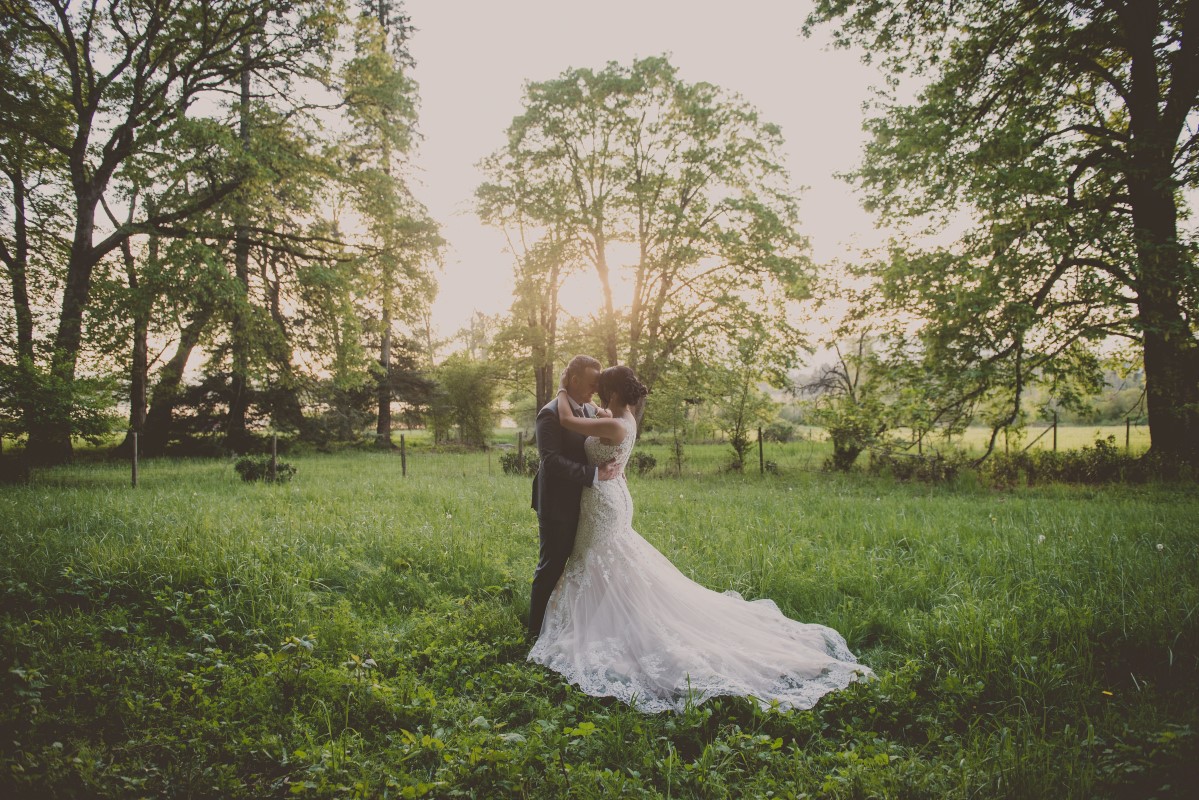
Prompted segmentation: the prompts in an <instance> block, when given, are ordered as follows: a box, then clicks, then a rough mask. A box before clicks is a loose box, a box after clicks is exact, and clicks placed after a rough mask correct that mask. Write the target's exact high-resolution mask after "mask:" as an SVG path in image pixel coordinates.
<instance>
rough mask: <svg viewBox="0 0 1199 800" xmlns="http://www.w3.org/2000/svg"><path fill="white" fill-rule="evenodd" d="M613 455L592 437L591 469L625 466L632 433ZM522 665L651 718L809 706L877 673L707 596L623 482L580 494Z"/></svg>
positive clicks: (828, 646)
mask: <svg viewBox="0 0 1199 800" xmlns="http://www.w3.org/2000/svg"><path fill="white" fill-rule="evenodd" d="M628 427H629V429H630V430H629V434H628V436H626V437H625V439H624V441H623V442H621V443H620V444H619V445H606V444H604V443H603V442H601V441H600V440H599V439H598V438H596V437H594V436H592V437H589V438H588V439H587V441H586V444H585V445H584V446H585V448H586V451H587V460H588V461H589V462H590V463H592V464H598V463H602V462H604V461H609V460H611V459H616V460H617V461H619V462H620V463H621V464H622V465H623V464H624V463H625V462H627V461H628V458H629V455H630V454H631V453H632V452H633V443H634V441H635V440H636V438H637V437H636V425H635V423H632V422H631V421H630V422H629V423H628ZM528 659H529V660H530V661H535V662H537V663H539V664H543V665H545V666H547V667H549V668H550V669H552V670H554V671H555V672H558V673H561V674H562V675H563V676H564V677H565V678H566V679H567V680H568V681H569V682H570V683H573V684H576V685H577V686H578V687H579V689H581V690H582V691H583V692H585V693H586V694H589V695H593V696H596V697H616V698H619V699H620V700H623V701H624V702H626V703H629V704H630V705H632V706H634V707H635V708H637V709H639V710H642V711H647V712H659V711H666V710H673V711H682V710H683V708H684V707H685V706H686V705H687V703H688V702H691V703H696V704H698V703H702V702H703V701H705V700H707V699H708V698H711V697H716V696H720V695H736V696H748V697H753V698H755V699H756V700H757V701H758V702H759V703H760V704H761V705H762V706H763V707H766V706H769V705H770V703H771V701H778V703H779V704H780V707H782V708H795V709H805V708H811V707H812V706H813V705H815V704H816V701H817V700H819V699H820V698H821V697H823V696H824V695H826V694H828V693H829V692H832V691H835V690H837V689H843V688H845V687H846V686H847V685H849V683H850V682H852V681H854V680H855V679H859V678H865V677H871V676H872V675H873V673H872V672H871V671H870V670H869V669H868V668H866V667H864V666H862V665H861V664H858V663H857V660H856V659H855V657H854V655H853V653H851V652H850V651H849V648H848V647H847V646H846V644H845V638H844V637H843V636H841V634H839V633H837V632H836V631H835V630H833V629H832V628H827V627H825V626H823V625H815V624H810V623H803V622H796V621H794V620H791V619H788V618H787V617H785V616H783V614H782V612H781V611H780V610H779V608H778V606H777V605H775V604H774V602H773V601H771V600H755V601H752V602H750V601H747V600H743V599H742V598H741V596H740V595H739V594H737V593H736V592H726V593H724V594H722V593H720V592H714V591H712V590H710V589H706V588H704V587H703V586H700V585H699V584H698V583H696V582H694V581H692V580H691V579H689V578H688V577H687V576H686V575H684V574H683V573H682V572H680V571H679V570H678V569H677V568H676V567H675V566H674V564H672V563H670V561H669V560H668V559H667V558H666V557H665V556H663V555H662V554H661V553H659V552H658V551H657V550H656V549H655V548H654V547H653V545H651V544H650V543H649V542H647V541H645V539H643V538H641V536H640V535H638V533H637V532H636V531H635V530H633V499H632V497H631V496H630V495H629V490H628V486H627V484H626V483H625V481H624V479H623V478H621V479H616V480H610V481H597V482H596V485H595V487H594V488H589V489H584V490H583V497H582V502H581V506H580V517H579V528H578V534H577V537H576V539H575V546H574V551H573V552H572V553H571V556H570V559H569V560H568V561H567V562H566V570H565V572H564V573H563V574H562V578H561V579H560V580H559V581H558V585H557V586H556V587H555V588H554V592H553V594H552V595H550V600H549V606H548V607H547V609H546V612H545V621H544V623H543V624H542V627H541V635H540V636H539V637H538V639H537V643H536V644H535V645H534V646H533V649H532V651H531V652H530V653H529V656H528Z"/></svg>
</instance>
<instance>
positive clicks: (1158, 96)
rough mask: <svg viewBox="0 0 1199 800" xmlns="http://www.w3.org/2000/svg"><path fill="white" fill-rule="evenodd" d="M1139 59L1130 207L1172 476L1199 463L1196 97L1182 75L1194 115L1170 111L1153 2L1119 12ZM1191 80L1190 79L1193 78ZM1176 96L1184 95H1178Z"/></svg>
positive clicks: (1150, 396)
mask: <svg viewBox="0 0 1199 800" xmlns="http://www.w3.org/2000/svg"><path fill="white" fill-rule="evenodd" d="M1119 13H1120V19H1121V23H1122V25H1123V26H1124V31H1125V34H1126V37H1127V39H1126V43H1127V47H1128V51H1129V53H1130V55H1131V56H1132V59H1131V65H1130V69H1129V75H1130V79H1131V80H1130V96H1129V100H1128V107H1129V130H1130V132H1131V134H1132V138H1131V141H1130V142H1129V145H1128V152H1129V164H1128V167H1127V171H1126V175H1127V179H1128V195H1129V204H1130V205H1131V207H1132V222H1133V236H1134V239H1135V246H1136V254H1137V275H1136V283H1137V310H1138V314H1139V322H1140V324H1141V330H1142V336H1143V337H1144V355H1145V391H1146V408H1147V411H1148V417H1149V436H1150V440H1151V442H1152V445H1151V448H1150V449H1151V452H1152V453H1153V454H1154V456H1156V457H1159V458H1160V459H1161V463H1162V464H1163V466H1165V467H1166V468H1167V469H1168V470H1173V469H1174V468H1175V467H1177V465H1179V464H1184V463H1187V464H1192V465H1199V342H1196V341H1195V334H1194V333H1193V332H1192V331H1191V330H1190V326H1189V324H1188V321H1187V318H1186V315H1185V314H1184V313H1183V307H1182V297H1183V287H1184V280H1183V276H1184V274H1185V272H1186V268H1187V267H1188V266H1189V265H1188V264H1187V262H1186V259H1187V254H1186V252H1185V251H1184V249H1183V247H1182V246H1181V245H1180V244H1179V242H1178V206H1177V200H1176V197H1175V192H1176V190H1177V188H1178V183H1177V180H1176V178H1175V176H1174V158H1175V148H1176V146H1177V142H1178V137H1179V135H1180V133H1181V132H1182V131H1181V128H1182V125H1183V122H1184V121H1185V119H1186V117H1187V115H1188V114H1189V109H1190V108H1191V107H1192V106H1193V104H1194V100H1195V98H1194V92H1193V86H1192V88H1187V87H1188V85H1189V83H1188V81H1187V80H1184V76H1183V75H1181V74H1178V73H1175V74H1174V75H1173V76H1172V80H1171V83H1170V85H1169V90H1168V91H1169V93H1170V95H1171V97H1170V102H1169V103H1167V104H1166V109H1167V111H1169V109H1170V107H1171V106H1177V107H1180V108H1184V109H1188V111H1187V112H1186V113H1182V114H1178V113H1177V112H1175V116H1174V117H1173V118H1171V116H1170V114H1168V113H1166V112H1163V110H1162V102H1161V101H1162V96H1163V89H1164V87H1163V84H1162V83H1161V77H1160V74H1159V72H1158V60H1157V53H1156V50H1155V45H1154V41H1155V36H1156V35H1157V32H1158V30H1159V27H1160V9H1159V8H1158V7H1157V6H1156V5H1151V4H1143V5H1138V4H1126V5H1124V6H1121V7H1120V8H1119ZM1189 77H1190V76H1185V78H1189ZM1176 93H1181V94H1178V96H1174V95H1175V94H1176Z"/></svg>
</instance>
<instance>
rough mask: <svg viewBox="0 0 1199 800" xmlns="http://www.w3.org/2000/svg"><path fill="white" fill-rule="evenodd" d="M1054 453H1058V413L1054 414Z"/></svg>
mask: <svg viewBox="0 0 1199 800" xmlns="http://www.w3.org/2000/svg"><path fill="white" fill-rule="evenodd" d="M1053 452H1055V453H1056V452H1057V412H1056V411H1054V412H1053Z"/></svg>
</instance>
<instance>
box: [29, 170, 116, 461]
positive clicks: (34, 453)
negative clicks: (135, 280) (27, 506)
mask: <svg viewBox="0 0 1199 800" xmlns="http://www.w3.org/2000/svg"><path fill="white" fill-rule="evenodd" d="M83 158H84V154H83V153H77V154H75V155H73V156H72V160H73V161H74V160H78V161H79V162H80V164H78V165H77V164H73V165H72V170H71V171H72V174H73V175H82V174H84V170H83V168H82V165H81V164H82V160H83ZM98 202H99V192H98V191H97V190H96V188H95V187H94V185H93V184H91V183H88V182H83V181H80V182H78V183H77V184H76V188H75V206H76V219H75V236H74V238H73V240H72V242H71V251H70V255H69V257H68V260H67V280H66V286H65V287H64V288H63V295H62V310H61V314H60V316H59V321H58V332H57V333H56V334H55V336H54V352H53V354H52V355H51V358H50V374H51V376H52V378H53V379H54V380H55V381H56V382H57V383H58V384H59V386H60V387H61V392H62V393H63V394H61V395H60V396H59V397H57V398H56V400H57V402H56V403H55V404H54V405H52V406H50V407H48V408H42V409H38V410H37V412H36V414H35V422H34V424H33V425H32V426H31V430H30V432H29V445H28V447H27V448H26V449H27V452H28V453H29V458H30V460H31V461H32V462H33V463H35V464H44V465H49V464H63V463H67V462H69V461H70V460H71V456H72V453H73V451H72V449H71V409H72V408H73V406H74V401H73V399H72V397H71V387H72V386H73V385H74V383H75V368H76V366H77V364H78V362H79V347H80V344H81V342H82V340H83V313H84V311H85V310H86V309H87V301H88V297H89V295H90V294H91V288H92V271H93V268H94V267H95V265H96V256H95V253H94V251H93V249H92V232H93V231H94V229H95V220H96V205H97V203H98Z"/></svg>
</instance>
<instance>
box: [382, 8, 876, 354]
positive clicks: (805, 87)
mask: <svg viewBox="0 0 1199 800" xmlns="http://www.w3.org/2000/svg"><path fill="white" fill-rule="evenodd" d="M404 7H405V9H406V11H407V12H408V14H409V16H410V17H411V19H412V23H413V25H414V26H415V27H416V29H417V30H416V34H415V35H414V37H413V39H412V42H411V51H412V55H413V57H414V58H415V59H416V73H415V74H416V79H417V81H418V82H419V84H420V96H421V112H420V131H421V134H422V135H423V137H424V141H423V143H422V144H421V146H420V150H419V151H418V153H417V155H416V159H415V162H416V166H417V168H418V173H417V176H416V177H417V180H418V183H419V184H420V185H418V187H417V190H416V191H417V194H418V196H419V197H420V198H421V199H422V200H423V201H424V202H425V204H426V205H427V206H428V208H429V211H430V213H431V214H432V215H433V217H434V219H436V220H438V221H439V222H440V223H441V224H442V226H443V228H442V231H443V235H444V236H445V237H446V239H447V240H448V242H449V250H448V252H447V256H446V263H445V270H444V273H443V274H442V275H441V277H440V285H441V290H440V293H439V296H438V299H437V301H436V303H435V305H434V307H433V322H434V324H435V326H436V327H437V329H438V330H439V331H440V333H441V334H442V335H450V334H453V333H454V332H455V331H457V330H458V329H459V328H461V327H462V326H463V325H464V324H465V323H466V321H467V320H468V319H469V317H470V316H471V314H472V313H473V312H474V311H475V310H478V311H482V312H485V313H488V314H494V313H498V312H503V311H505V310H507V308H508V307H509V305H510V303H511V299H512V264H513V262H512V257H511V255H509V254H508V253H506V252H505V249H504V248H505V242H504V238H503V235H502V234H501V232H500V231H498V230H495V229H492V228H489V227H487V226H485V225H483V224H482V223H481V222H480V221H479V220H478V218H477V217H476V216H475V215H474V213H473V212H472V211H471V208H472V197H473V194H474V190H475V188H476V187H477V186H478V185H479V183H480V182H481V181H482V175H481V173H480V172H479V170H478V169H477V167H476V164H477V163H478V162H479V160H480V159H482V158H483V157H484V156H486V155H488V154H489V153H491V152H493V151H494V150H496V149H498V148H499V147H500V145H501V144H502V143H503V141H504V132H505V130H506V129H507V127H508V125H509V123H511V121H512V118H513V117H515V116H516V115H517V114H519V113H520V111H521V97H522V91H523V85H524V83H525V82H526V81H542V80H547V79H550V78H554V77H557V76H558V75H559V74H560V73H562V72H563V71H565V70H566V69H569V68H572V67H590V68H597V69H598V68H601V67H603V65H604V64H606V63H607V62H609V61H617V62H619V63H621V64H624V65H628V64H630V63H632V61H633V59H634V58H639V57H646V56H652V55H661V54H667V55H669V57H670V61H671V63H672V64H674V66H675V67H677V68H678V70H679V74H680V77H681V78H682V79H683V80H685V81H688V82H697V81H706V82H709V83H713V84H716V85H718V86H720V87H722V88H724V89H726V90H728V91H731V92H736V93H738V94H740V95H741V96H742V97H744V98H745V99H746V100H747V101H749V102H750V103H751V104H753V105H754V106H756V107H757V108H758V110H759V111H760V112H761V113H762V116H763V118H764V119H765V120H767V121H769V122H774V123H776V124H778V125H780V126H781V127H782V129H783V136H784V138H785V140H786V147H785V151H784V152H785V153H786V159H787V160H786V166H787V168H788V169H789V170H790V172H791V177H792V180H793V182H794V184H795V185H796V186H803V187H807V189H806V190H805V191H803V192H802V194H801V195H800V197H801V203H802V205H801V214H802V218H803V233H804V234H806V235H807V236H808V237H810V239H811V243H812V247H813V255H814V256H815V258H816V259H817V260H818V261H821V262H827V261H831V260H832V259H834V258H843V257H845V256H846V255H847V252H848V251H849V250H854V251H856V250H857V249H860V248H861V247H867V246H872V245H874V244H877V243H878V242H879V241H881V239H882V236H881V234H879V233H878V232H877V231H875V230H874V226H873V223H872V221H871V218H870V217H869V215H867V214H866V213H865V212H864V211H862V209H861V207H860V205H859V203H858V199H857V197H856V196H855V194H854V193H853V191H852V189H851V188H850V187H849V186H848V185H847V184H846V183H844V182H843V181H841V180H838V179H837V178H836V177H834V173H837V172H841V171H845V170H848V169H851V168H852V167H854V166H855V165H856V164H857V162H858V159H859V156H860V152H861V146H862V142H863V140H864V135H863V133H862V129H861V123H862V119H863V111H862V103H863V102H864V101H865V100H867V98H868V97H869V87H870V86H871V85H872V84H876V83H878V82H879V77H878V75H877V73H876V72H875V71H874V70H873V69H871V68H868V67H865V66H863V65H862V64H861V63H860V61H859V58H858V54H857V53H854V52H848V51H834V50H832V49H831V48H830V47H829V46H828V39H827V36H825V35H824V32H818V33H819V34H820V35H818V36H814V37H813V38H811V39H805V38H804V37H803V36H802V35H801V34H800V26H801V25H802V24H803V19H804V17H805V16H806V14H807V12H808V7H809V3H807V2H803V1H802V0H801V2H779V0H739V2H737V3H732V4H730V3H727V2H719V3H718V2H712V0H608V2H588V3H582V2H577V1H576V0H503V1H502V2H484V0H470V1H468V0H405V2H404ZM598 291H599V282H598V279H597V278H596V277H595V276H594V274H593V273H592V274H588V275H581V276H578V278H576V279H575V280H574V283H573V284H568V285H567V287H566V288H565V289H564V292H563V305H564V307H565V308H566V310H567V311H569V312H571V313H576V314H580V313H589V312H590V311H592V310H594V309H595V308H597V307H598Z"/></svg>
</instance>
